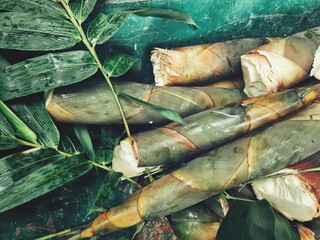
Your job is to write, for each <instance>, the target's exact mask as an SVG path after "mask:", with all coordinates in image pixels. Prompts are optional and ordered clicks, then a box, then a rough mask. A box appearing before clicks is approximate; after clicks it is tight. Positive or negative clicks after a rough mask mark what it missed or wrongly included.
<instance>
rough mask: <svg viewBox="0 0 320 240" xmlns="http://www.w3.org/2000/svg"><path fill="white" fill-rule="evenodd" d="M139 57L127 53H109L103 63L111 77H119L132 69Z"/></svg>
mask: <svg viewBox="0 0 320 240" xmlns="http://www.w3.org/2000/svg"><path fill="white" fill-rule="evenodd" d="M138 61H139V59H138V58H135V57H132V56H130V55H128V54H125V53H117V54H113V55H109V56H108V57H107V58H106V60H105V61H104V63H103V67H104V69H105V70H106V71H107V73H108V74H109V75H110V76H111V77H119V76H121V75H123V74H125V73H126V72H128V71H129V70H130V68H131V67H132V66H133V65H134V64H135V63H136V62H138Z"/></svg>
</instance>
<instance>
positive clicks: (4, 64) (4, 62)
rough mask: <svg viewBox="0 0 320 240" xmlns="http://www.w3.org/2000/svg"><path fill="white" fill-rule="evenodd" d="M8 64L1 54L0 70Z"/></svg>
mask: <svg viewBox="0 0 320 240" xmlns="http://www.w3.org/2000/svg"><path fill="white" fill-rule="evenodd" d="M8 66H10V63H9V62H8V61H7V59H5V58H4V57H3V56H1V55H0V71H2V70H3V69H5V68H6V67H8Z"/></svg>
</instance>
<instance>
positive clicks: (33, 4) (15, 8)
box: [0, 0, 67, 17]
mask: <svg viewBox="0 0 320 240" xmlns="http://www.w3.org/2000/svg"><path fill="white" fill-rule="evenodd" d="M0 9H1V10H7V11H12V12H29V13H36V14H43V15H50V16H53V17H66V16H67V13H66V12H65V10H64V9H63V8H62V7H61V6H60V5H59V4H58V3H55V2H53V1H51V0H1V4H0Z"/></svg>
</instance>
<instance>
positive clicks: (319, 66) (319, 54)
mask: <svg viewBox="0 0 320 240" xmlns="http://www.w3.org/2000/svg"><path fill="white" fill-rule="evenodd" d="M310 76H311V77H315V78H316V79H318V80H320V46H319V47H318V49H317V51H316V53H315V56H314V60H313V64H312V69H311V72H310Z"/></svg>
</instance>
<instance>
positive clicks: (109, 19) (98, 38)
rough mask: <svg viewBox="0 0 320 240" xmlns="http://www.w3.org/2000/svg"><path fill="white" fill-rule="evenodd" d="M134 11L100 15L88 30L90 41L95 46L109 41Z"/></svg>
mask: <svg viewBox="0 0 320 240" xmlns="http://www.w3.org/2000/svg"><path fill="white" fill-rule="evenodd" d="M132 13H133V11H115V12H110V13H106V14H104V13H100V14H99V15H98V16H97V17H96V18H95V19H94V20H93V21H92V23H91V24H90V26H89V28H88V32H87V35H88V39H89V41H90V42H91V43H92V44H93V45H96V44H102V43H105V42H106V41H108V40H109V39H110V38H111V37H112V36H113V35H114V34H115V33H116V32H117V31H118V30H119V29H120V28H121V26H122V25H123V24H124V23H125V21H126V20H127V19H128V17H129V16H130V15H131V14H132Z"/></svg>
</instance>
